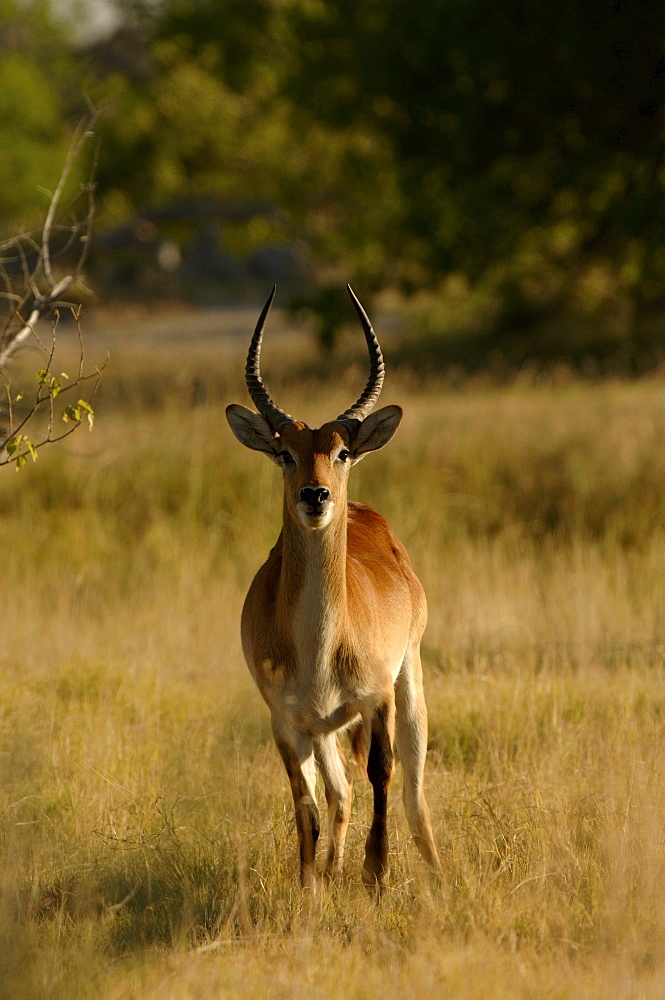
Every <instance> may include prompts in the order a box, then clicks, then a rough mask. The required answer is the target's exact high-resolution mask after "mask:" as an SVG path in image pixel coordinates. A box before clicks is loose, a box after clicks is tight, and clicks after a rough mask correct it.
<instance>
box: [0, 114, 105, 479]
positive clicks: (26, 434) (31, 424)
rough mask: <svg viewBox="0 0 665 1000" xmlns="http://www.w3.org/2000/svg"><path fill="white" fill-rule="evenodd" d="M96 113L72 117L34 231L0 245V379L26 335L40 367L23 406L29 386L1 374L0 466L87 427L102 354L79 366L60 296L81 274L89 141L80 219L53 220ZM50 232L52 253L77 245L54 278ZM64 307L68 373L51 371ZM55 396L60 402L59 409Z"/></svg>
mask: <svg viewBox="0 0 665 1000" xmlns="http://www.w3.org/2000/svg"><path fill="white" fill-rule="evenodd" d="M98 116H99V111H98V110H97V109H95V108H90V111H89V114H87V115H86V116H85V117H84V118H83V119H82V120H81V122H79V125H78V126H77V128H76V130H75V133H74V137H73V139H72V143H71V145H70V148H69V152H68V154H67V158H66V160H65V164H64V166H63V168H62V171H61V174H60V177H59V179H58V183H57V185H56V188H55V190H54V192H53V194H52V195H51V198H50V201H49V206H48V210H47V213H46V218H45V220H44V226H43V228H42V230H41V232H30V233H22V234H20V235H19V236H17V237H15V238H14V239H13V240H6V241H4V242H3V243H0V252H2V253H3V257H2V258H0V288H2V289H3V290H2V291H0V301H4V302H6V303H7V306H8V315H7V318H6V321H5V324H4V329H2V330H0V377H1V375H2V373H3V372H4V370H5V368H6V365H7V362H8V361H9V360H10V359H11V358H12V356H13V355H14V354H15V353H16V352H17V351H18V350H19V349H20V348H21V347H23V346H24V345H25V344H26V342H27V341H28V340H31V339H32V338H34V339H35V340H36V342H37V344H38V345H39V347H40V348H41V350H42V351H43V353H44V355H45V357H44V361H43V362H42V364H43V367H42V368H40V369H39V371H38V372H37V373H36V379H37V384H36V386H34V383H33V390H32V399H31V401H30V402H28V403H27V407H26V402H27V401H25V400H24V402H23V403H21V405H20V406H18V405H17V404H18V402H19V400H22V399H24V397H25V396H26V395H27V396H28V397H30V394H31V392H30V390H28V391H27V392H26V391H23V392H19V393H14V392H13V391H12V387H11V384H10V382H9V380H8V379H7V378H5V387H4V388H5V396H6V403H5V405H4V406H2V407H0V411H1V410H5V411H6V413H5V418H6V419H5V421H4V426H3V425H0V466H3V465H9V464H12V463H13V464H15V466H16V468H17V469H20V468H21V467H22V466H23V465H25V463H26V461H27V459H28V458H29V457H31V458H32V459H33V461H36V459H37V454H38V451H39V449H41V448H43V447H44V446H45V445H47V444H52V443H54V442H56V441H61V440H63V438H66V437H68V436H69V435H70V434H72V433H73V432H74V431H75V430H76V429H77V428H78V427H79V426H80V424H81V423H82V422H83V421H84V420H86V421H87V423H88V426H89V428H90V429H92V425H93V421H94V410H93V406H92V403H93V400H94V398H95V394H96V391H97V386H98V384H99V380H100V378H101V375H102V372H103V370H104V368H105V366H106V362H107V361H108V357H107V358H106V361H105V362H104V364H102V365H101V366H96V367H95V368H94V370H92V371H88V372H86V371H85V352H84V346H83V335H82V331H81V307H80V305H79V306H76V307H75V306H73V305H72V304H71V303H67V302H65V301H63V299H64V297H65V296H66V294H67V292H68V290H69V289H70V288H71V286H72V285H73V284H74V282H77V281H80V280H81V276H82V274H83V269H84V266H85V263H86V261H87V258H88V253H89V249H90V237H91V234H92V226H93V222H94V217H95V201H94V190H95V185H94V177H95V171H96V166H97V148H96V147H95V149H94V153H93V157H92V165H91V168H90V173H89V177H88V180H87V181H86V182H85V183H84V184H82V185H81V189H80V190H81V192H82V193H83V194H84V195H86V196H87V208H86V210H85V215H84V217H83V219H82V220H80V219H77V218H76V217H75V216H74V215H73V213H71V214H70V210H69V209H65V210H64V214H65V215H68V214H69V215H70V220H69V221H68V222H67V223H66V224H64V223H63V222H62V221H60V222H58V221H56V216H57V214H58V212H59V211H60V205H61V201H62V196H63V192H64V190H65V187H66V184H67V181H68V180H69V179H70V177H71V173H72V170H73V168H74V165H75V164H76V162H77V160H78V158H79V157H80V156H81V153H82V150H83V148H84V146H85V144H86V143H87V142H88V141H89V140H90V139H91V137H92V136H93V134H94V133H93V131H92V128H93V126H94V124H95V122H96V120H97V118H98ZM56 234H57V235H58V236H59V237H60V238H59V241H58V242H59V246H58V254H59V255H60V254H65V253H67V252H68V251H70V250H71V248H72V246H73V245H75V244H77V243H78V249H77V256H76V259H75V261H74V263H73V265H72V266H70V268H69V270H68V273H66V274H65V275H64V276H61V277H58V276H56V275H55V274H54V270H53V248H52V240H53V238H54V236H55V235H56ZM63 237H64V240H63ZM63 243H64V246H63ZM19 271H20V274H21V277H20V278H15V279H13V277H12V274H13V273H16V272H19ZM63 305H64V306H66V307H67V308H69V309H70V310H71V313H72V315H73V317H74V320H75V322H76V329H77V334H78V341H79V359H78V370H77V373H76V374H75V376H74V378H73V379H70V376H69V375H67V374H66V373H65V372H60V374H57V373H54V371H53V367H54V358H55V351H56V331H57V327H58V321H59V318H60V310H59V307H61V306H63ZM47 313H51V316H52V320H51V338H50V343H49V342H48V341H46V342H44V340H42V338H41V337H40V335H39V333H38V330H37V325H38V323H39V321H40V319H42V317H44V316H45V315H46V314H47ZM61 402H62V403H64V406H62V407H61V406H60V403H61ZM40 414H43V419H40ZM60 421H62V423H61V422H60ZM63 425H64V426H63ZM35 428H37V430H36V429H35ZM38 428H41V430H39V429H38Z"/></svg>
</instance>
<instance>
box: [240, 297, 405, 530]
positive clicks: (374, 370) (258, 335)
mask: <svg viewBox="0 0 665 1000" xmlns="http://www.w3.org/2000/svg"><path fill="white" fill-rule="evenodd" d="M347 288H348V291H349V294H350V296H351V299H352V301H353V304H354V306H355V308H356V311H357V313H358V316H359V317H360V322H361V323H362V327H363V331H364V333H365V340H366V341H367V348H368V350H369V368H370V371H369V378H368V381H367V385H366V386H365V389H364V391H363V393H362V395H361V396H360V397H359V398H358V399H357V400H356V402H355V403H354V404H353V406H351V407H349V409H348V410H345V411H344V413H342V414H340V415H339V416H338V417H337V418H336V419H335V420H331V421H328V422H327V423H325V424H323V426H322V427H319V428H315V429H312V428H310V427H308V426H307V424H305V423H303V422H302V421H300V420H295V419H294V418H293V417H291V416H289V414H288V413H285V412H284V410H282V409H281V408H280V407H279V406H277V405H276V404H275V403H274V402H273V401H272V399H271V398H270V396H269V394H268V392H267V390H266V388H265V386H264V384H263V380H262V378H261V373H260V356H261V341H262V339H263V328H264V325H265V321H266V317H267V315H268V312H269V310H270V306H271V305H272V301H273V298H274V297H275V289H274V288H273V290H272V292H271V294H270V296H269V298H268V301H267V302H266V304H265V306H264V307H263V310H262V312H261V315H260V316H259V320H258V323H257V324H256V330H255V331H254V336H253V337H252V341H251V344H250V347H249V352H248V354H247V364H246V366H245V379H246V382H247V388H248V390H249V394H250V396H251V397H252V400H253V402H254V405H255V406H256V409H257V410H258V413H255V412H254V411H253V410H249V409H248V408H247V407H246V406H240V405H238V404H237V403H233V404H231V406H228V407H227V409H226V417H227V419H228V421H229V424H230V425H231V430H232V431H233V433H234V434H235V436H236V437H237V438H238V440H239V441H240V442H241V444H244V445H245V446H246V447H247V448H252V449H253V450H254V451H262V452H264V453H265V454H266V455H268V457H269V458H270V459H272V461H273V462H275V463H276V464H277V465H279V466H280V467H281V469H282V472H283V474H284V504H285V516H286V515H287V514H288V516H289V517H291V518H293V519H294V520H295V521H296V522H297V523H299V524H300V525H302V526H303V527H305V528H306V529H309V530H312V531H317V530H321V529H322V528H325V527H327V526H328V525H329V524H331V522H333V521H334V520H336V519H340V518H344V517H346V509H347V508H346V498H347V484H348V478H349V470H350V469H351V466H352V465H355V463H356V462H359V461H360V459H361V458H363V457H364V456H365V455H366V454H367V453H368V452H370V451H376V450H377V449H379V448H382V447H383V446H384V445H385V444H387V443H388V441H390V439H391V438H392V436H393V434H394V433H395V431H396V430H397V428H398V426H399V423H400V421H401V419H402V410H401V408H400V407H399V406H384V407H383V408H382V409H380V410H376V411H375V412H373V413H372V412H371V411H372V410H373V408H374V406H375V404H376V401H377V400H378V398H379V394H380V392H381V386H382V385H383V376H384V364H383V355H382V354H381V348H380V346H379V342H378V340H377V339H376V334H375V333H374V330H373V329H372V324H371V323H370V321H369V319H368V317H367V314H366V313H365V310H364V309H363V307H362V306H361V304H360V302H359V301H358V299H357V298H356V296H355V295H354V293H353V291H352V289H351V287H350V286H348V285H347Z"/></svg>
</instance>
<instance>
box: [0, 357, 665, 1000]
mask: <svg viewBox="0 0 665 1000" xmlns="http://www.w3.org/2000/svg"><path fill="white" fill-rule="evenodd" d="M119 360H120V363H119V364H116V367H115V369H114V368H113V366H111V368H110V369H109V374H108V377H107V378H106V384H105V387H104V395H103V396H102V398H101V399H100V401H99V405H98V410H99V414H100V415H99V420H98V426H97V428H96V430H95V433H94V434H93V435H90V436H88V435H83V434H82V433H79V434H78V435H77V436H75V437H74V438H72V439H70V441H69V443H68V449H67V450H63V449H61V450H60V451H58V452H57V453H56V452H52V453H51V454H50V455H43V456H42V457H41V458H40V459H39V461H38V463H37V464H36V465H35V466H34V467H31V468H29V469H28V468H26V469H24V470H23V471H22V473H21V474H20V475H14V474H13V473H11V472H6V473H5V474H4V476H3V478H2V479H1V480H0V533H1V535H2V544H3V551H4V552H5V560H4V572H3V584H4V587H3V610H4V615H3V620H4V641H3V643H2V649H1V651H0V664H1V666H2V683H1V684H0V995H4V996H7V997H12V998H23V997H25V998H33V997H49V998H56V1000H58V998H63V1000H64V998H70V997H77V998H85V997H108V998H123V1000H124V998H131V997H137V998H138V997H141V998H144V997H148V996H159V997H174V998H176V997H177V998H185V997H192V998H193V997H201V996H213V995H220V996H225V995H229V996H238V997H243V998H244V997H263V996H267V995H270V996H273V995H274V996H278V997H290V996H296V995H297V996H302V995H310V996H313V997H317V996H328V995H331V994H332V995H333V996H348V997H361V996H362V997H366V996H374V995H382V996H387V997H392V996H395V997H398V996H400V997H402V996H404V995H406V996H410V995H412V996H416V995H418V996H429V995H432V996H434V995H436V996H439V995H452V996H460V997H469V998H481V997H482V998H492V997H497V998H498V997H504V996H507V995H510V996H515V997H525V998H526V997H544V996H547V997H568V996H575V997H597V996H603V997H622V998H623V997H626V998H627V997H636V996H639V997H645V998H646V997H654V998H655V997H660V996H662V994H663V988H664V985H665V964H664V963H663V947H664V945H665V913H664V912H663V909H664V908H663V901H662V889H661V886H662V883H663V876H664V875H665V871H664V867H665V866H664V856H663V847H664V844H663V833H662V829H663V822H662V817H663V815H665V791H664V789H665V782H664V781H663V777H664V768H665V742H664V736H665V671H664V670H663V666H664V659H665V611H664V602H663V572H664V569H665V447H664V445H665V390H663V388H662V386H661V384H660V382H659V381H657V380H655V379H654V380H651V381H644V382H640V383H634V384H622V383H619V382H615V383H612V382H609V383H605V384H598V385H594V386H591V385H584V384H582V383H570V384H567V385H563V386H558V387H555V386H546V385H541V386H534V385H529V384H526V383H525V384H520V383H515V384H513V385H512V386H508V387H503V388H491V387H482V386H477V387H476V388H475V389H473V390H468V391H458V392H453V391H450V390H446V389H444V388H443V387H442V386H438V385H437V384H429V385H427V386H426V387H425V388H422V389H420V390H416V389H414V388H413V387H412V386H411V387H409V384H408V382H407V380H406V379H405V380H404V381H403V382H402V383H400V379H399V377H393V379H392V381H391V382H390V384H389V388H388V387H387V390H386V396H387V397H389V398H388V401H392V400H395V401H398V402H400V403H401V404H402V405H403V406H404V408H405V411H406V417H405V421H404V426H403V428H402V429H401V430H400V432H399V434H398V436H397V437H396V439H395V441H394V442H393V443H392V444H391V445H390V447H389V448H387V449H386V450H385V451H383V452H381V453H379V454H377V455H375V456H372V457H370V458H369V459H368V460H367V461H366V462H363V463H362V464H361V465H360V466H359V467H358V469H357V470H356V471H355V472H354V474H353V486H352V493H353V495H354V496H355V497H357V498H358V499H361V500H363V501H366V502H369V503H372V504H374V505H375V506H377V507H378V509H380V510H381V511H382V512H383V513H384V514H385V515H386V516H387V517H388V518H389V519H390V520H391V522H392V523H393V525H394V527H395V528H396V529H397V530H398V533H399V534H400V536H401V537H402V538H403V540H404V541H405V542H406V544H407V546H408V548H409V550H410V552H411V555H412V558H413V561H414V564H415V566H416V569H417V571H418V572H419V574H420V576H421V578H422V580H423V582H424V584H425V588H426V591H427V593H428V598H429V604H430V625H429V627H428V630H427V633H426V638H425V644H424V662H425V671H426V691H427V699H428V705H429V713H430V753H429V763H428V771H427V781H428V796H429V801H430V806H431V809H432V814H433V823H434V829H435V837H436V839H437V842H438V844H439V847H440V851H441V855H442V860H443V864H444V872H443V875H442V878H441V880H440V883H439V884H434V883H432V882H431V881H430V878H429V876H428V874H427V872H426V871H424V869H423V866H422V863H421V862H420V860H419V858H418V856H417V852H416V851H415V850H414V848H413V847H412V845H411V843H410V840H409V837H408V833H407V829H406V826H405V822H404V819H403V815H402V809H401V805H400V802H399V798H400V796H399V786H400V781H401V779H400V776H399V772H398V774H397V776H396V778H395V781H394V786H393V795H392V804H391V847H392V858H391V865H392V874H391V885H390V890H389V892H388V894H387V896H386V898H385V900H384V901H383V902H382V903H381V905H379V906H377V905H376V904H375V903H373V902H372V901H371V900H370V899H369V898H368V897H367V896H366V894H365V892H364V889H363V887H362V885H361V883H360V878H359V870H360V863H361V858H362V852H363V843H364V837H365V834H366V830H367V824H368V820H369V818H370V813H371V801H370V796H369V790H368V785H367V782H366V780H365V779H363V778H362V777H360V776H359V775H356V782H355V793H354V794H355V799H356V801H355V804H354V811H353V817H352V823H351V828H350V833H349V845H348V856H347V859H346V861H345V867H344V873H343V876H342V878H341V880H340V882H339V884H337V885H335V886H333V887H332V888H329V889H326V890H324V891H323V893H322V896H321V898H320V899H319V900H318V901H317V902H316V903H315V904H312V903H311V901H309V900H308V899H307V898H305V897H304V896H303V894H302V893H301V891H300V890H299V889H298V888H297V873H296V846H295V831H294V823H293V817H292V808H291V803H290V794H289V792H288V787H287V783H286V780H285V777H284V775H283V773H282V768H281V764H280V763H279V760H278V757H277V754H276V752H275V750H274V748H273V745H272V739H271V737H270V731H269V721H268V718H267V710H266V709H265V707H264V706H263V704H262V702H261V700H260V698H259V696H258V694H257V693H256V691H255V690H254V688H253V686H252V683H251V680H250V678H249V676H248V674H247V671H246V668H245V666H244V663H243V661H242V656H241V652H240V644H239V638H238V622H239V615H240V608H241V605H242V600H243V596H244V592H245V590H246V588H247V586H248V584H249V581H250V579H251V576H252V574H253V572H254V571H255V569H256V568H257V567H258V565H259V563H260V562H261V561H262V559H263V558H264V557H265V554H266V553H267V551H268V548H269V546H270V545H271V544H272V542H273V541H274V538H275V536H276V534H277V532H278V530H279V516H280V506H281V505H280V482H279V472H278V471H277V470H276V469H274V468H273V467H272V466H271V465H270V463H268V462H266V461H265V460H264V459H263V458H262V457H261V456H258V455H253V454H250V453H249V452H246V451H245V450H244V449H242V448H241V447H240V446H239V445H238V444H237V442H235V440H234V439H233V438H232V437H231V435H230V432H229V431H228V429H227V427H226V423H225V420H224V416H223V403H224V402H228V401H230V400H236V401H243V399H244V393H243V392H242V387H241V385H239V380H238V376H237V371H238V370H241V368H240V364H239V362H238V367H237V368H236V361H235V358H234V357H233V355H232V354H229V356H228V358H225V359H224V363H223V364H218V365H216V364H215V362H214V361H213V360H211V359H210V358H205V357H199V356H197V355H195V354H193V353H192V355H191V357H188V358H185V359H184V360H183V359H179V360H178V366H177V367H176V366H175V365H174V364H173V363H169V362H168V361H167V362H165V363H164V364H163V365H162V364H161V363H160V362H155V361H154V360H151V361H150V363H149V365H142V364H141V362H140V359H139V360H138V361H137V360H136V358H133V359H130V357H129V354H128V355H127V360H124V361H123V357H122V354H121V357H120V359H119ZM272 384H273V383H272V382H271V386H272ZM346 388H347V385H346V383H345V382H342V383H341V384H340V385H335V386H333V387H331V388H326V387H324V386H322V385H321V384H320V383H318V382H317V381H316V380H314V379H311V380H310V381H302V382H301V383H299V384H295V385H285V386H283V387H282V388H280V401H283V402H284V405H286V406H287V408H288V409H289V410H290V411H291V412H297V413H298V414H299V415H302V416H303V417H304V418H305V419H308V418H311V419H312V421H314V420H320V419H323V418H325V416H326V415H330V414H331V413H333V412H335V413H336V412H339V410H340V406H339V403H340V402H342V403H345V399H346V397H345V395H344V393H345V392H346ZM284 393H286V398H283V397H284ZM349 394H350V395H352V394H353V390H352V389H351V390H350V393H349Z"/></svg>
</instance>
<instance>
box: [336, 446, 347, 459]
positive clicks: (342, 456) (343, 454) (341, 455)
mask: <svg viewBox="0 0 665 1000" xmlns="http://www.w3.org/2000/svg"><path fill="white" fill-rule="evenodd" d="M348 458H349V452H348V451H347V450H346V448H342V450H341V451H340V453H339V455H338V456H337V459H338V461H339V462H346V460H347V459H348Z"/></svg>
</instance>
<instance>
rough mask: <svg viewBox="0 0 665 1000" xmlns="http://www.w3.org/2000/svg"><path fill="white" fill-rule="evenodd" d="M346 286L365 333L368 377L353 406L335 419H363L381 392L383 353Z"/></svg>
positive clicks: (368, 323) (348, 286)
mask: <svg viewBox="0 0 665 1000" xmlns="http://www.w3.org/2000/svg"><path fill="white" fill-rule="evenodd" d="M346 287H347V289H348V292H349V295H350V296H351V301H352V302H353V304H354V306H355V307H356V312H357V313H358V316H359V317H360V322H361V323H362V327H363V331H364V333H365V340H366V341H367V349H368V351H369V378H368V380H367V385H366V386H365V388H364V390H363V393H362V395H361V396H359V397H358V399H357V400H356V402H355V403H354V404H353V406H351V407H349V409H348V410H344V413H340V415H339V416H338V417H337V419H338V420H344V421H346V420H364V419H365V417H366V416H367V414H368V413H369V412H370V411H371V410H372V409H373V408H374V406H375V405H376V401H377V399H378V398H379V395H380V393H381V387H382V385H383V378H384V374H385V365H384V363H383V354H382V353H381V348H380V346H379V342H378V340H377V339H376V334H375V333H374V330H373V329H372V324H371V323H370V321H369V317H368V315H367V313H366V312H365V310H364V309H363V307H362V306H361V304H360V302H359V301H358V298H357V296H356V295H355V293H354V291H353V289H352V288H351V285H347V286H346Z"/></svg>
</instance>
